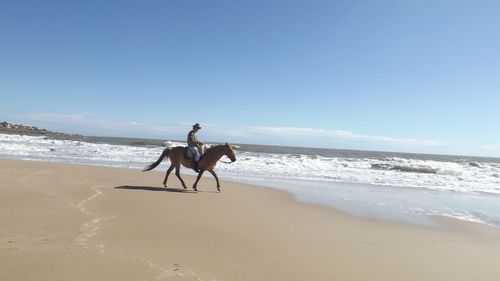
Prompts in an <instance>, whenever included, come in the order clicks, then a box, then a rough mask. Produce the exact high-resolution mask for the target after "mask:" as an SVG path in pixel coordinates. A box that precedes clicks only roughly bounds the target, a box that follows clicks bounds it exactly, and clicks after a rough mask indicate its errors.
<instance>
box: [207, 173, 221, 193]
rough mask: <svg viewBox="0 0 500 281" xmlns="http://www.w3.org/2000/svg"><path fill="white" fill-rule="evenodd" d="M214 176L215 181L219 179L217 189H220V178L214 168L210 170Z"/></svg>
mask: <svg viewBox="0 0 500 281" xmlns="http://www.w3.org/2000/svg"><path fill="white" fill-rule="evenodd" d="M208 171H209V172H210V174H212V176H214V178H215V181H217V191H220V184H219V178H218V177H217V174H216V173H215V171H214V170H208Z"/></svg>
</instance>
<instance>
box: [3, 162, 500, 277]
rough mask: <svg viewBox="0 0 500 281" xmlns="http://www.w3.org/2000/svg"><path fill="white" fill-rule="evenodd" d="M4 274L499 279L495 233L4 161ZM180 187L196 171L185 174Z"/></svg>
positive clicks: (283, 195)
mask: <svg viewBox="0 0 500 281" xmlns="http://www.w3.org/2000/svg"><path fill="white" fill-rule="evenodd" d="M0 174H1V176H0V184H1V185H0V191H1V193H2V196H1V197H0V200H1V202H0V203H1V204H0V210H1V212H0V218H1V221H2V225H3V227H2V229H0V234H1V235H0V237H2V238H0V263H1V264H2V269H0V278H1V279H5V280H14V281H16V280H34V279H36V280H47V281H48V280H86V281H89V280H91V281H92V280H96V281H97V280H106V279H107V280H109V279H116V280H262V279H264V280H386V281H387V280H471V279H473V278H475V279H477V280H492V281H493V280H496V279H497V278H498V276H499V274H500V269H497V268H498V267H497V266H496V260H498V259H499V258H500V232H499V231H498V230H497V229H493V228H491V227H487V226H484V225H478V224H475V223H466V222H459V221H454V220H451V219H449V220H448V219H445V218H443V219H442V220H441V219H440V221H442V226H441V227H439V228H429V227H424V226H417V225H412V224H405V223H400V222H388V221H382V220H377V219H361V218H356V217H353V216H351V215H349V214H346V213H343V212H341V211H337V210H335V209H332V208H330V207H326V206H320V205H316V204H311V203H303V202H298V201H296V200H295V198H293V196H292V195H291V194H289V193H287V192H285V191H279V190H275V189H269V188H264V187H258V186H249V185H245V184H238V183H233V182H227V181H221V185H222V192H221V193H218V192H216V191H215V182H214V181H213V180H212V179H210V178H208V179H207V178H202V180H201V182H200V190H201V191H200V192H198V193H194V192H192V191H189V190H188V191H183V190H180V189H177V188H176V187H178V186H179V185H178V184H176V182H175V181H173V182H172V184H171V187H169V188H166V189H165V188H163V187H159V183H161V180H162V179H163V176H164V173H162V172H153V173H142V172H136V170H132V169H118V168H109V167H97V166H83V165H68V164H55V163H48V162H35V161H15V160H0ZM183 177H184V179H185V181H186V182H187V183H192V182H193V180H194V179H193V177H191V176H188V175H183Z"/></svg>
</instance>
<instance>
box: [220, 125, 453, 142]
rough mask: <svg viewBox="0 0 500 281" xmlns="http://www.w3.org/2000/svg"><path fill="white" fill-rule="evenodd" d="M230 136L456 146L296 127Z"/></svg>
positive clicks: (241, 130)
mask: <svg viewBox="0 0 500 281" xmlns="http://www.w3.org/2000/svg"><path fill="white" fill-rule="evenodd" d="M228 134H229V135H236V136H255V135H258V136H268V137H304V138H305V137H307V138H331V139H349V140H357V141H367V142H383V143H391V144H397V145H407V146H415V145H418V146H449V145H456V144H452V143H447V142H442V141H438V140H430V139H415V138H394V137H388V136H370V135H362V134H354V133H353V132H351V131H346V130H325V129H316V128H296V127H244V128H238V129H236V130H235V131H233V132H229V133H228Z"/></svg>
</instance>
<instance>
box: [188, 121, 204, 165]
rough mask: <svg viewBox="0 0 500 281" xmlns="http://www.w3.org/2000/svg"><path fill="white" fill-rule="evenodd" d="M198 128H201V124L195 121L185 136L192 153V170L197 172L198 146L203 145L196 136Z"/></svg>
mask: <svg viewBox="0 0 500 281" xmlns="http://www.w3.org/2000/svg"><path fill="white" fill-rule="evenodd" d="M199 130H201V126H200V124H199V123H196V124H194V125H193V129H192V130H191V131H190V132H189V134H188V136H187V144H188V149H189V150H190V151H191V152H192V153H193V170H194V171H195V172H197V173H198V172H200V169H199V166H200V164H199V161H200V151H199V148H198V147H200V146H202V145H203V143H202V142H201V141H199V140H198V139H197V138H196V133H197V132H198V131H199Z"/></svg>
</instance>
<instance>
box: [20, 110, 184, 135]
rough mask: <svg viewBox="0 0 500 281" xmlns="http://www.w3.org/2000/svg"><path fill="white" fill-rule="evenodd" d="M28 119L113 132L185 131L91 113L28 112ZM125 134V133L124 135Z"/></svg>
mask: <svg viewBox="0 0 500 281" xmlns="http://www.w3.org/2000/svg"><path fill="white" fill-rule="evenodd" d="M27 118H28V119H30V120H35V121H42V122H46V123H51V124H59V125H71V126H80V127H87V128H95V129H101V130H106V131H109V132H113V133H122V134H126V133H127V132H131V131H133V132H136V133H137V132H142V133H144V134H147V133H151V132H156V133H170V134H178V133H183V132H184V131H185V129H186V128H185V127H181V126H158V125H153V124H148V123H141V122H137V121H126V122H124V121H114V120H102V119H96V118H94V117H93V115H91V114H85V113H84V114H54V113H45V114H30V115H28V116H27ZM124 136H126V135H124Z"/></svg>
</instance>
